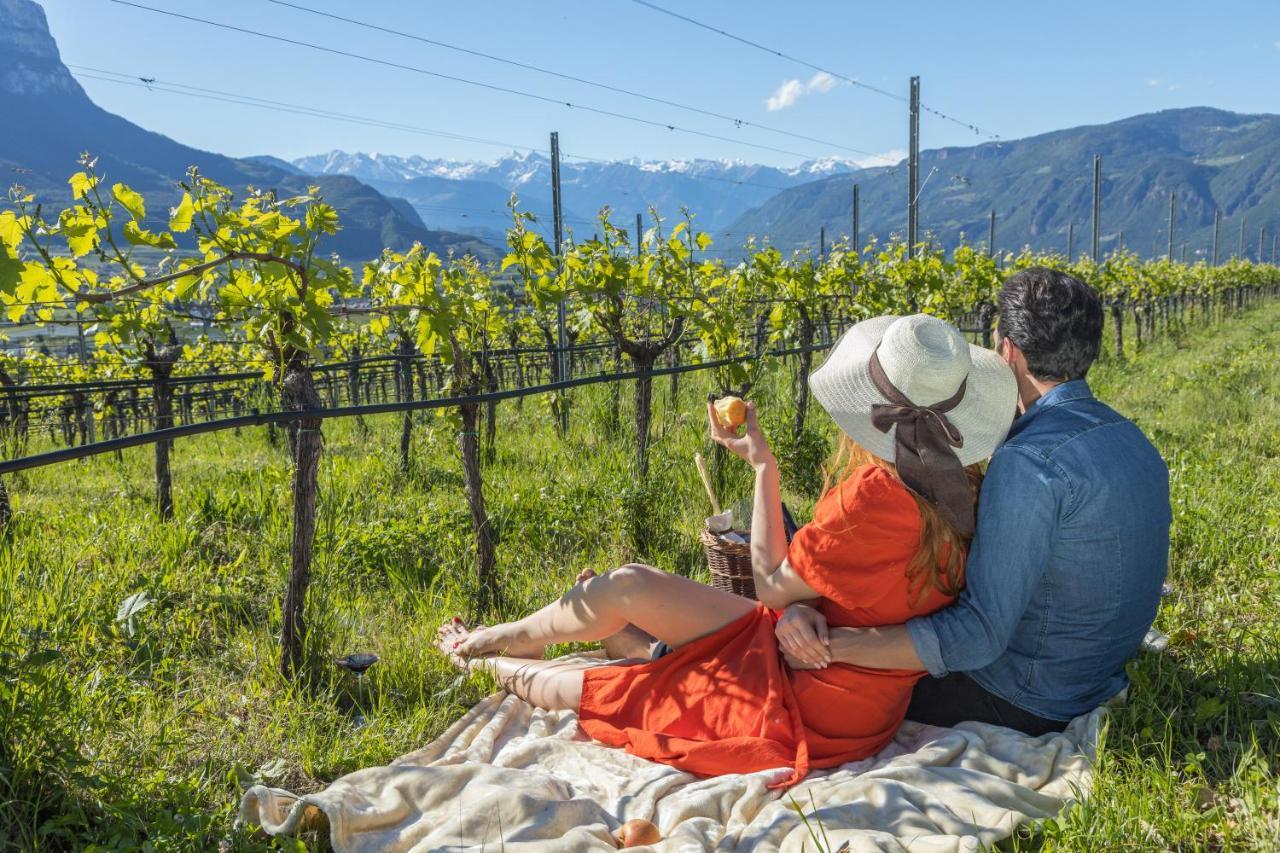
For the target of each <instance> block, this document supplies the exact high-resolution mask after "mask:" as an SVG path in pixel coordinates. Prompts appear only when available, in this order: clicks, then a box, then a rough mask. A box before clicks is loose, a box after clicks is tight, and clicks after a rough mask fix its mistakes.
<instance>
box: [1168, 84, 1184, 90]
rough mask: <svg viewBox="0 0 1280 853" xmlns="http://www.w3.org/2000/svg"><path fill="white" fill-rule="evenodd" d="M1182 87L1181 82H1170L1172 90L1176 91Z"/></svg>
mask: <svg viewBox="0 0 1280 853" xmlns="http://www.w3.org/2000/svg"><path fill="white" fill-rule="evenodd" d="M1181 88H1182V85H1181V84H1179V83H1170V84H1169V91H1170V92H1176V91H1178V90H1179V89H1181Z"/></svg>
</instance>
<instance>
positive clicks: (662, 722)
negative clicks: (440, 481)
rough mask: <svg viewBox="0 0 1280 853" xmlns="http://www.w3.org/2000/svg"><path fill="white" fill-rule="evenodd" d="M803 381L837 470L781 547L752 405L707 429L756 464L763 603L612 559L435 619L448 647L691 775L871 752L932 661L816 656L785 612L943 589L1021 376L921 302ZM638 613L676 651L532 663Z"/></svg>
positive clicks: (773, 473) (538, 699)
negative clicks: (891, 662) (491, 614)
mask: <svg viewBox="0 0 1280 853" xmlns="http://www.w3.org/2000/svg"><path fill="white" fill-rule="evenodd" d="M809 382H810V386H811V387H812V390H813V396H814V398H815V399H817V400H818V402H819V403H820V404H821V405H822V406H823V408H824V409H825V410H826V411H827V412H828V413H829V414H830V415H831V416H832V418H834V419H835V421H836V423H837V424H838V425H839V427H840V428H841V430H842V431H843V433H844V435H843V436H842V439H841V451H840V453H839V454H838V455H837V464H836V465H834V466H833V467H832V469H831V470H830V471H829V472H828V473H829V480H830V477H831V475H833V474H838V475H839V481H838V482H837V483H836V484H835V485H834V487H833V488H831V489H829V490H828V491H827V493H826V494H825V496H824V497H823V498H822V499H821V500H820V501H819V502H818V504H817V506H816V508H815V510H814V520H813V522H812V523H810V524H808V525H805V526H804V527H802V528H801V529H800V530H799V531H798V532H797V533H796V535H795V537H794V539H793V540H792V542H791V543H790V546H788V545H787V542H786V540H785V536H784V533H783V523H782V504H781V500H780V498H779V486H778V466H777V462H776V461H775V459H774V457H773V454H772V453H771V452H770V450H769V447H768V444H767V443H766V441H765V439H764V436H763V435H762V434H761V432H760V426H759V422H758V420H757V416H756V411H755V406H754V405H750V406H748V408H747V424H746V431H745V434H743V435H737V434H736V433H733V432H729V431H727V430H725V429H723V428H722V427H720V426H719V425H718V424H717V423H716V420H715V419H714V418H713V417H712V418H710V420H711V435H712V438H713V439H714V440H715V441H717V442H718V443H720V444H721V445H723V446H724V447H726V448H728V449H729V450H731V451H732V452H733V453H735V454H736V455H738V456H739V457H741V458H742V459H744V460H746V461H747V462H748V463H750V464H751V466H752V467H753V468H754V469H755V472H756V478H755V506H754V512H753V516H752V528H751V529H752V537H751V560H752V566H753V569H754V574H755V582H756V593H757V595H758V596H759V599H760V604H756V603H755V602H752V601H748V600H746V599H744V598H739V597H738V596H735V595H732V594H729V593H726V592H721V591H719V590H715V589H711V588H710V587H707V586H704V585H702V584H700V583H697V582H695V581H691V580H689V579H687V578H682V577H678V576H676V575H671V574H667V573H665V572H663V571H661V570H659V569H655V568H652V567H649V566H640V565H630V566H623V567H622V568H620V569H615V570H614V571H612V572H609V573H608V574H605V575H601V576H595V575H594V574H593V573H590V572H588V573H584V578H585V579H584V580H582V581H581V582H579V583H577V584H575V586H574V587H573V588H572V589H571V590H569V592H567V593H566V594H565V595H564V596H563V597H562V598H561V599H560V600H559V601H557V602H555V603H553V604H549V605H547V606H546V607H544V608H542V609H541V610H539V611H538V612H537V613H534V614H533V615H531V616H527V617H525V618H524V619H521V620H519V621H517V622H511V623H507V624H503V625H495V626H492V627H488V628H478V629H476V630H474V631H468V630H467V628H466V627H464V626H463V625H462V624H461V623H460V621H459V620H456V619H455V620H454V621H453V622H452V623H449V624H446V625H444V626H442V627H441V630H440V638H439V645H440V648H441V650H442V651H444V652H445V653H446V654H448V655H450V657H451V658H452V659H453V661H454V662H455V663H456V664H457V665H458V666H460V667H463V668H483V669H486V670H488V671H490V672H492V673H493V674H494V675H495V676H496V677H497V678H498V680H499V681H500V682H501V683H502V684H503V686H504V687H506V688H507V689H508V690H510V691H511V692H513V693H515V694H517V695H519V696H521V697H523V698H525V699H527V700H528V701H529V702H531V703H533V704H534V705H538V706H540V707H543V708H548V709H564V708H568V709H573V710H576V711H578V714H579V720H580V723H581V725H582V728H583V729H584V730H585V731H586V732H587V733H588V734H589V735H591V736H592V737H594V738H596V739H597V740H600V741H602V742H604V743H607V744H610V745H614V746H625V747H626V748H627V750H628V751H629V752H632V753H634V754H636V755H639V756H642V757H645V758H649V759H652V760H655V761H662V762H665V763H667V764H671V765H673V766H675V767H679V768H681V769H683V770H687V771H689V772H692V773H697V774H700V775H716V774H721V773H741V772H752V771H756V770H764V769H768V768H780V767H788V768H791V772H790V773H789V774H788V775H787V776H786V777H785V778H780V779H779V780H777V781H776V782H775V783H774V786H775V787H778V786H786V785H791V784H794V783H795V782H798V781H799V780H800V779H802V778H803V777H804V775H805V773H806V772H807V771H808V770H809V769H810V768H811V767H831V766H835V765H838V764H843V763H845V762H847V761H854V760H857V759H860V758H865V757H867V756H869V755H872V754H874V753H876V752H878V751H879V750H880V749H881V748H882V747H883V746H884V745H885V744H886V743H888V741H889V740H890V739H892V737H893V734H894V732H895V731H896V730H897V728H898V726H899V725H900V724H901V722H902V718H903V714H904V713H905V711H906V707H907V703H908V701H909V699H910V696H911V689H912V686H913V685H914V683H915V682H916V681H917V680H918V679H919V678H920V677H921V676H922V675H923V673H920V672H901V671H881V670H862V669H858V668H855V667H852V666H847V665H844V664H831V665H826V664H828V663H829V659H828V660H822V659H821V657H822V656H821V655H820V654H819V655H817V656H816V657H815V655H814V653H813V652H812V651H811V646H809V645H806V644H801V643H799V642H797V635H798V632H797V631H796V630H795V626H793V625H789V624H788V622H787V620H783V621H779V614H778V613H777V611H780V610H782V609H784V608H785V607H786V606H787V605H789V604H792V603H794V602H800V601H813V600H815V599H816V600H817V604H816V606H817V607H818V608H819V609H820V610H821V612H822V613H823V615H824V616H825V617H826V619H827V622H828V623H829V624H830V625H832V626H852V627H865V626H878V625H889V624H900V623H902V622H905V621H906V620H907V619H909V618H911V617H912V616H916V615H921V614H926V613H930V612H932V611H934V610H937V609H939V608H941V607H944V606H946V605H947V604H949V603H950V602H951V601H952V600H953V599H954V597H955V595H956V594H957V593H958V592H959V589H960V587H961V585H962V583H963V571H964V569H963V566H964V557H965V551H966V549H967V546H968V543H969V539H970V538H971V537H972V535H973V527H974V511H975V504H976V499H977V486H978V482H979V480H980V477H981V475H980V473H979V468H978V464H979V463H981V462H982V461H983V460H985V459H986V458H988V457H989V456H990V455H991V453H992V452H993V451H994V450H995V448H996V446H997V445H998V444H999V443H1000V441H1001V440H1003V438H1004V436H1005V433H1006V432H1007V431H1008V428H1009V425H1010V423H1011V421H1012V418H1013V412H1014V407H1015V404H1016V402H1017V388H1016V385H1015V382H1014V378H1013V375H1012V374H1011V373H1010V371H1009V369H1008V368H1007V367H1006V366H1005V365H1004V364H1003V363H1002V362H1001V360H1000V359H999V358H998V357H997V356H996V355H995V354H994V353H992V352H989V351H987V350H983V349H980V348H978V347H972V346H970V345H969V344H968V343H966V342H965V340H964V337H963V336H962V335H961V334H960V332H959V331H958V330H956V329H955V328H954V327H952V326H950V325H948V324H946V323H944V322H942V321H941V320H938V319H936V318H933V317H928V316H925V315H922V314H918V315H914V316H911V317H879V318H876V319H872V320H866V321H864V322H862V323H859V324H857V325H856V326H853V327H852V328H851V329H849V330H848V331H847V332H846V333H845V334H844V335H843V336H842V337H841V339H840V340H839V342H837V344H836V345H835V347H834V348H833V350H832V352H831V354H830V355H829V356H828V358H827V359H826V361H825V362H824V363H823V365H822V366H821V367H820V368H819V369H818V370H817V371H815V372H814V373H813V375H812V376H811V377H810V379H809ZM708 415H709V416H710V415H711V412H710V409H708ZM841 464H842V465H843V471H842V472H841V471H840V470H839V469H840V467H841ZM636 629H639V630H641V631H644V632H647V634H649V635H651V636H652V637H654V638H656V639H657V640H659V641H661V642H663V643H666V644H667V645H669V646H671V647H672V648H673V649H674V651H672V652H671V653H670V654H667V655H665V656H663V657H660V658H658V659H656V660H652V661H647V662H622V663H613V664H604V665H595V664H590V663H584V662H581V661H557V660H552V661H543V660H540V658H541V657H542V655H543V649H544V647H545V646H546V645H547V644H550V643H565V642H588V641H593V640H606V639H607V638H610V637H611V636H617V635H619V633H620V632H628V631H631V632H634V631H635V630H636ZM623 636H625V634H623ZM780 637H781V638H782V640H781V641H780V640H779V638H780ZM606 647H608V646H606ZM787 652H794V653H796V657H795V658H787V657H786V656H785V654H786V653H787ZM788 661H790V662H791V663H794V664H795V666H794V667H793V666H791V665H790V664H789V662H788ZM805 667H814V668H805Z"/></svg>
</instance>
